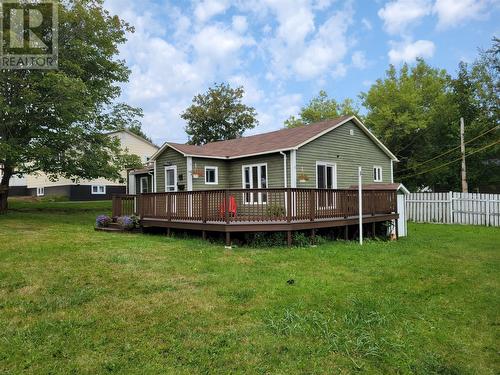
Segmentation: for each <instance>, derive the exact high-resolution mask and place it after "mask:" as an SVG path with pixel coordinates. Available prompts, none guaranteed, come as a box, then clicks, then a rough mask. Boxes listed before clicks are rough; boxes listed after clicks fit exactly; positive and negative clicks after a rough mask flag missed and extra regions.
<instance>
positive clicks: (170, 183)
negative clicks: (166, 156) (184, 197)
mask: <svg viewBox="0 0 500 375" xmlns="http://www.w3.org/2000/svg"><path fill="white" fill-rule="evenodd" d="M176 191H177V166H176V165H170V166H167V167H165V192H167V193H169V192H172V193H173V192H176ZM167 202H168V201H167ZM166 204H167V210H168V203H166ZM170 212H177V197H176V196H175V195H173V196H172V197H171V198H170Z"/></svg>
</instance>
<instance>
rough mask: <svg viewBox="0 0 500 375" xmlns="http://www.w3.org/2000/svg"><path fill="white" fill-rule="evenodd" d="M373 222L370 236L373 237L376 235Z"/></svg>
mask: <svg viewBox="0 0 500 375" xmlns="http://www.w3.org/2000/svg"><path fill="white" fill-rule="evenodd" d="M375 224H376V223H375V222H373V223H372V236H373V238H375V237H377V236H376V233H375Z"/></svg>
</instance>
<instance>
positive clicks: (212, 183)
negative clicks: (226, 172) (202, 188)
mask: <svg viewBox="0 0 500 375" xmlns="http://www.w3.org/2000/svg"><path fill="white" fill-rule="evenodd" d="M209 169H213V170H214V171H215V182H208V181H207V170H209ZM218 184H219V167H214V166H210V165H207V166H205V185H218Z"/></svg>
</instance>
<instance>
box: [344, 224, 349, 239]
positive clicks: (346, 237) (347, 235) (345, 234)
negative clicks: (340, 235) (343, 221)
mask: <svg viewBox="0 0 500 375" xmlns="http://www.w3.org/2000/svg"><path fill="white" fill-rule="evenodd" d="M344 239H345V240H346V241H348V240H349V225H346V226H345V228H344Z"/></svg>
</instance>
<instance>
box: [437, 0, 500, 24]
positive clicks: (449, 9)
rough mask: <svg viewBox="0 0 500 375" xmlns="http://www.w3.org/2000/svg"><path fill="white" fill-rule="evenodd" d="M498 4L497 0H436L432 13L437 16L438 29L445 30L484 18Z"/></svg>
mask: <svg viewBox="0 0 500 375" xmlns="http://www.w3.org/2000/svg"><path fill="white" fill-rule="evenodd" d="M498 3H499V2H498V1H497V0H436V4H435V5H434V9H433V11H434V13H436V14H437V16H438V29H446V28H449V27H453V26H457V25H459V24H461V23H463V22H464V21H467V20H470V19H481V18H484V17H486V16H487V15H488V11H489V10H490V9H491V8H492V7H495V6H498Z"/></svg>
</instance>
